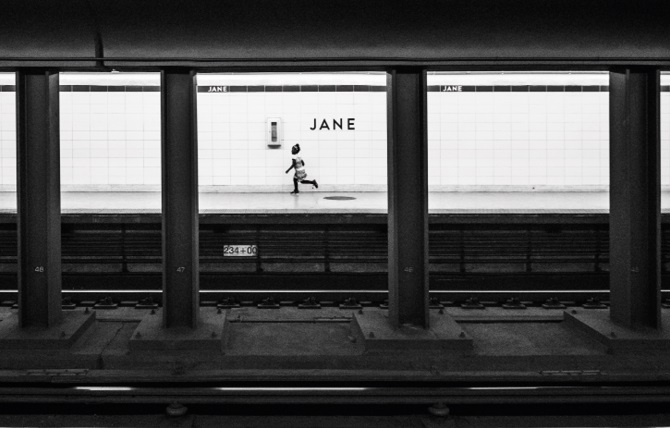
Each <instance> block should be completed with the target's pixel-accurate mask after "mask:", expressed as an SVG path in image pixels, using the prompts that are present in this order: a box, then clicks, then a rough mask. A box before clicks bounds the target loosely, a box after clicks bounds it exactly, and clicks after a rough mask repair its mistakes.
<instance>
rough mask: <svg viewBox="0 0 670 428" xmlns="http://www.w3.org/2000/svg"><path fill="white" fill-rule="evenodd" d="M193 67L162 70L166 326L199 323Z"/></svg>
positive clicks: (164, 322)
mask: <svg viewBox="0 0 670 428" xmlns="http://www.w3.org/2000/svg"><path fill="white" fill-rule="evenodd" d="M195 85H196V83H195V74H194V73H193V72H191V71H190V70H184V69H176V70H173V69H169V70H166V71H163V72H162V73H161V109H162V111H161V121H162V128H161V129H162V135H161V140H162V150H161V153H162V155H161V156H162V186H163V187H162V188H163V194H162V197H163V214H162V216H163V228H162V234H163V308H164V310H163V327H165V328H172V327H190V328H196V327H197V325H198V314H199V302H198V289H199V280H198V166H197V165H198V164H197V163H198V146H197V139H196V122H195V118H196V112H195V109H196V98H195V97H196V86H195Z"/></svg>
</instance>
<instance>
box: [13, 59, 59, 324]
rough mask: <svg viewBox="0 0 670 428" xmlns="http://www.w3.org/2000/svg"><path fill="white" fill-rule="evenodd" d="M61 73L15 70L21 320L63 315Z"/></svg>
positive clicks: (48, 319)
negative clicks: (59, 74) (59, 80)
mask: <svg viewBox="0 0 670 428" xmlns="http://www.w3.org/2000/svg"><path fill="white" fill-rule="evenodd" d="M58 91H59V88H58V73H53V72H50V71H45V70H35V71H33V70H28V71H20V72H18V73H17V74H16V107H17V108H16V122H17V127H16V129H17V162H18V167H17V187H18V189H17V197H18V204H17V207H18V224H17V229H18V284H19V325H20V326H21V327H44V328H48V327H53V326H54V325H56V324H58V323H59V322H60V321H61V317H62V310H61V230H60V228H61V221H60V214H61V213H60V128H59V92H58Z"/></svg>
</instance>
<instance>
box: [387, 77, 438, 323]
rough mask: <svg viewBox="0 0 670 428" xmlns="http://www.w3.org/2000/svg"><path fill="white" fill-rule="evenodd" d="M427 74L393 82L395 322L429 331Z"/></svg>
mask: <svg viewBox="0 0 670 428" xmlns="http://www.w3.org/2000/svg"><path fill="white" fill-rule="evenodd" d="M426 90H427V88H426V72H425V70H422V69H420V68H407V69H405V68H402V69H397V70H393V71H392V72H391V73H390V74H389V75H388V78H387V106H388V115H387V127H388V242H389V244H388V245H389V257H388V265H389V267H388V270H389V320H390V322H391V324H392V326H393V327H394V328H399V327H400V326H403V325H406V324H409V325H415V326H420V327H423V328H425V329H427V328H429V321H428V320H429V314H428V308H429V306H428V155H427V151H428V150H427V147H428V144H427V103H426V100H427V91H426Z"/></svg>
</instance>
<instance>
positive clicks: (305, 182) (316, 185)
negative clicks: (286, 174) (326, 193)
mask: <svg viewBox="0 0 670 428" xmlns="http://www.w3.org/2000/svg"><path fill="white" fill-rule="evenodd" d="M301 183H302V184H311V185H312V186H314V187H316V188H317V189H318V188H319V183H317V182H316V180H302V181H301Z"/></svg>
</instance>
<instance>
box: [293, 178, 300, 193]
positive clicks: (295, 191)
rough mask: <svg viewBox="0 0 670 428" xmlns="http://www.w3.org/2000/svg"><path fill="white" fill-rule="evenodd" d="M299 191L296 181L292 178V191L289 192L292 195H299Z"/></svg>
mask: <svg viewBox="0 0 670 428" xmlns="http://www.w3.org/2000/svg"><path fill="white" fill-rule="evenodd" d="M299 192H300V191H299V190H298V179H297V178H294V179H293V191H292V192H291V194H292V195H294V194H296V193H299Z"/></svg>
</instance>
